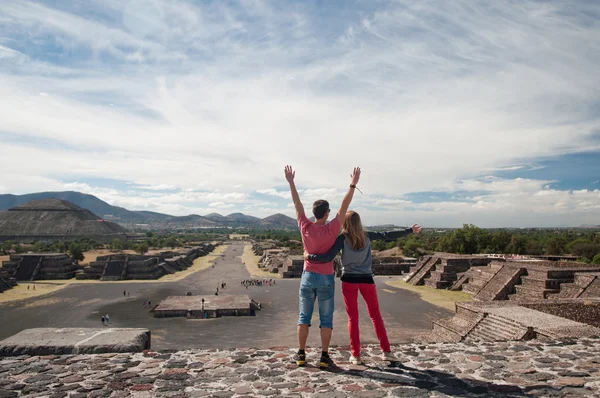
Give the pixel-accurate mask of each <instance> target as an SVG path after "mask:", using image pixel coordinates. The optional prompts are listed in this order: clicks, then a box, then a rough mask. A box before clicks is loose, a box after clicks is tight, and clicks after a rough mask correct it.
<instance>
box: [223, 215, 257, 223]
mask: <svg viewBox="0 0 600 398" xmlns="http://www.w3.org/2000/svg"><path fill="white" fill-rule="evenodd" d="M225 218H227V220H229V221H230V222H233V223H238V224H247V225H256V224H258V223H259V222H260V218H258V217H252V216H247V215H245V214H242V213H231V214H229V215H227V216H225Z"/></svg>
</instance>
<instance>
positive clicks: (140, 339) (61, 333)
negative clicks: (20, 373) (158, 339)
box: [0, 328, 150, 356]
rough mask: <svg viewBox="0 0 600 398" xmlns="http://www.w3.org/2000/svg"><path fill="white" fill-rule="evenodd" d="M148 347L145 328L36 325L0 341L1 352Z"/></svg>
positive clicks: (82, 351) (85, 351)
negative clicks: (40, 326) (87, 327)
mask: <svg viewBox="0 0 600 398" xmlns="http://www.w3.org/2000/svg"><path fill="white" fill-rule="evenodd" d="M147 349H150V331H149V330H148V329H128V328H103V329H86V328H36V329H26V330H23V331H22V332H20V333H17V334H15V335H14V336H11V337H9V338H7V339H4V340H2V341H0V356H19V355H62V354H100V353H106V352H142V351H143V350H147Z"/></svg>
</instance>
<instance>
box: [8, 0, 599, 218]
mask: <svg viewBox="0 0 600 398" xmlns="http://www.w3.org/2000/svg"><path fill="white" fill-rule="evenodd" d="M599 16H600V3H598V2H591V1H589V2H575V3H573V2H569V1H566V0H563V1H524V2H522V1H506V2H483V1H452V2H439V1H428V0H423V1H418V2H415V1H369V2H364V1H346V2H338V1H328V2H325V1H303V2H297V1H260V0H243V1H184V0H173V1H159V0H124V1H123V0H105V1H102V2H79V1H67V0H62V1H50V0H48V1H27V0H25V1H23V0H5V1H3V2H2V14H1V15H0V111H1V112H2V118H1V120H2V122H1V123H0V139H1V140H2V141H1V142H2V145H1V146H0V168H1V170H2V171H3V173H2V176H1V177H0V193H14V194H20V193H29V192H38V191H45V190H78V191H82V192H86V193H91V194H94V195H97V196H98V197H100V198H102V199H103V200H106V201H107V202H109V203H111V204H115V205H119V206H124V207H126V208H130V209H142V210H152V211H160V212H166V213H171V214H177V215H183V214H189V213H197V214H207V213H211V212H215V211H217V212H221V213H232V212H237V211H242V212H245V213H248V214H253V215H256V216H267V215H270V214H273V213H275V212H282V213H285V214H288V215H293V208H292V207H291V204H290V198H289V194H288V193H287V186H286V184H285V181H284V179H283V167H284V165H285V164H291V165H293V166H294V167H295V168H296V169H297V180H298V186H299V187H300V190H301V196H302V198H303V200H304V202H305V205H306V206H307V207H309V206H310V204H311V203H312V201H314V200H316V199H319V198H326V199H329V200H330V201H331V202H332V205H333V206H336V205H337V204H338V203H339V202H340V200H341V198H342V196H343V194H344V191H345V189H346V186H347V185H348V183H349V178H348V174H349V173H350V171H351V170H352V167H354V166H357V165H358V166H361V167H362V169H363V180H362V181H361V183H360V186H361V189H362V191H363V192H364V194H363V195H361V194H357V197H356V199H355V202H354V203H353V208H354V209H356V210H358V211H360V212H361V213H362V215H363V218H364V219H365V221H366V222H367V223H368V224H378V223H396V224H410V223H413V222H419V223H422V224H423V225H426V226H440V227H443V226H459V225H461V224H463V223H474V224H477V225H480V226H483V227H494V226H555V225H561V226H567V225H573V226H576V225H580V224H600V182H599V180H600V120H599V117H600V92H599V91H598V89H597V87H599V86H600V74H598V73H597V66H598V65H599V64H600V24H599V22H598V21H599V20H600V18H599Z"/></svg>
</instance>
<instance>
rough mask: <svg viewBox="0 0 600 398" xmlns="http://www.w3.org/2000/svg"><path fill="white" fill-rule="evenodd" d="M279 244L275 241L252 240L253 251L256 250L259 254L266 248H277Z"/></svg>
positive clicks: (255, 252) (256, 253)
mask: <svg viewBox="0 0 600 398" xmlns="http://www.w3.org/2000/svg"><path fill="white" fill-rule="evenodd" d="M276 248H277V245H276V244H275V243H274V242H268V241H261V242H256V241H252V252H254V254H255V255H257V256H262V255H263V254H264V252H265V250H271V249H276Z"/></svg>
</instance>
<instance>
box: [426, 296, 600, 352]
mask: <svg viewBox="0 0 600 398" xmlns="http://www.w3.org/2000/svg"><path fill="white" fill-rule="evenodd" d="M564 337H600V328H597V327H594V326H591V325H588V324H585V323H582V322H577V321H574V320H571V319H566V318H564V317H559V316H556V315H553V314H551V313H546V312H543V311H538V310H535V309H533V308H528V307H525V306H522V305H519V304H518V303H514V302H511V301H507V300H504V301H490V302H458V303H456V315H455V316H454V317H453V318H451V319H441V320H436V321H434V322H433V328H432V331H431V334H429V335H427V336H423V337H422V340H426V341H441V342H459V341H508V340H530V339H533V338H551V339H556V338H564Z"/></svg>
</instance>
